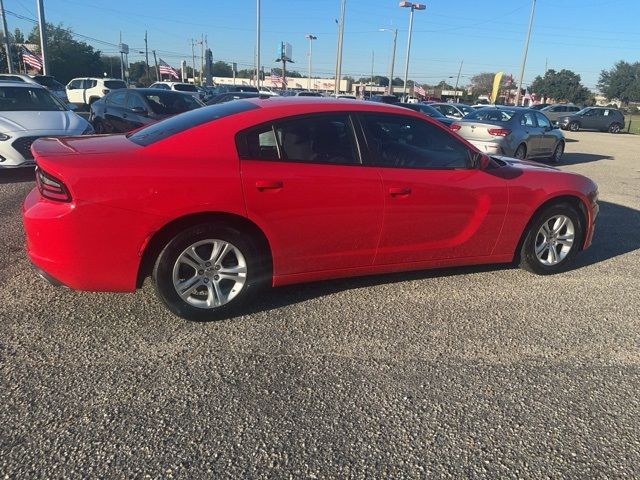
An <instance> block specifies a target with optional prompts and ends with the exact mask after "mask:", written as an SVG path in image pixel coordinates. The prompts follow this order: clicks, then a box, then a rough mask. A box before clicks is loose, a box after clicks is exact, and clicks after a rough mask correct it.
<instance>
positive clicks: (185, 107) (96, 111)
mask: <svg viewBox="0 0 640 480" xmlns="http://www.w3.org/2000/svg"><path fill="white" fill-rule="evenodd" d="M203 106H204V103H202V102H201V101H200V100H198V99H196V98H194V97H192V96H191V95H185V94H183V93H180V92H175V91H172V90H160V89H156V88H136V89H122V90H114V91H113V92H111V93H109V94H108V95H105V96H104V97H102V98H101V99H100V100H97V101H95V102H93V104H92V105H91V114H90V115H89V121H90V122H91V124H92V125H93V128H94V129H95V131H96V133H123V132H128V131H130V130H134V129H136V128H139V127H142V126H143V125H148V124H150V123H155V122H158V121H160V120H163V119H165V118H167V117H171V116H173V115H177V114H179V113H183V112H187V111H189V110H194V109H196V108H200V107H203Z"/></svg>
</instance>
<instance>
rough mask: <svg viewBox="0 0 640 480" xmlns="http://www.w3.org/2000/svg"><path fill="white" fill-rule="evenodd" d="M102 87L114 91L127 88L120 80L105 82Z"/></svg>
mask: <svg viewBox="0 0 640 480" xmlns="http://www.w3.org/2000/svg"><path fill="white" fill-rule="evenodd" d="M104 86H105V88H109V89H111V90H116V89H118V88H127V84H126V83H124V82H123V81H122V80H105V81H104Z"/></svg>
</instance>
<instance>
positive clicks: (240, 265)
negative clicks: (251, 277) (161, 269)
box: [173, 239, 247, 309]
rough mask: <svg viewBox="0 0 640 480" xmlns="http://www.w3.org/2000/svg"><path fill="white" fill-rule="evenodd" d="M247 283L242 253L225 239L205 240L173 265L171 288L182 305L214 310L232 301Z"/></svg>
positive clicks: (189, 249) (195, 244) (186, 252)
mask: <svg viewBox="0 0 640 480" xmlns="http://www.w3.org/2000/svg"><path fill="white" fill-rule="evenodd" d="M246 280H247V262H246V260H245V257H244V255H243V254H242V252H241V251H240V250H239V249H238V248H237V247H236V246H235V245H233V244H231V243H229V242H226V241H224V240H218V239H208V240H201V241H199V242H196V243H194V244H192V245H190V246H189V247H187V248H186V249H185V250H184V251H183V252H182V253H181V254H180V255H179V256H178V258H177V260H176V262H175V264H174V266H173V287H174V288H175V290H176V292H177V293H178V295H179V296H180V298H182V299H183V300H184V301H185V302H187V303H188V304H190V305H193V306H194V307H198V308H202V309H214V308H217V307H220V306H222V305H224V304H226V303H229V302H230V301H231V300H233V299H234V298H235V297H236V296H237V295H238V294H239V293H240V292H241V291H242V289H243V288H244V286H245V283H246Z"/></svg>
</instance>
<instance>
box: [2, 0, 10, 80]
mask: <svg viewBox="0 0 640 480" xmlns="http://www.w3.org/2000/svg"><path fill="white" fill-rule="evenodd" d="M0 13H1V14H2V28H3V30H2V33H3V34H4V48H5V50H6V52H7V70H8V72H9V73H13V64H12V63H11V45H10V44H9V30H7V17H6V16H5V14H4V2H3V1H2V0H0Z"/></svg>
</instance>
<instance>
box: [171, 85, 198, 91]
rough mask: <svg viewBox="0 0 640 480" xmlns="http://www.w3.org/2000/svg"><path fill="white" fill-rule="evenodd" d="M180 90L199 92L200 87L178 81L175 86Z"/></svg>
mask: <svg viewBox="0 0 640 480" xmlns="http://www.w3.org/2000/svg"><path fill="white" fill-rule="evenodd" d="M173 88H175V89H176V90H177V91H178V92H197V91H198V89H197V88H196V86H195V85H188V84H186V83H176V84H175V85H174V87H173Z"/></svg>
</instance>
